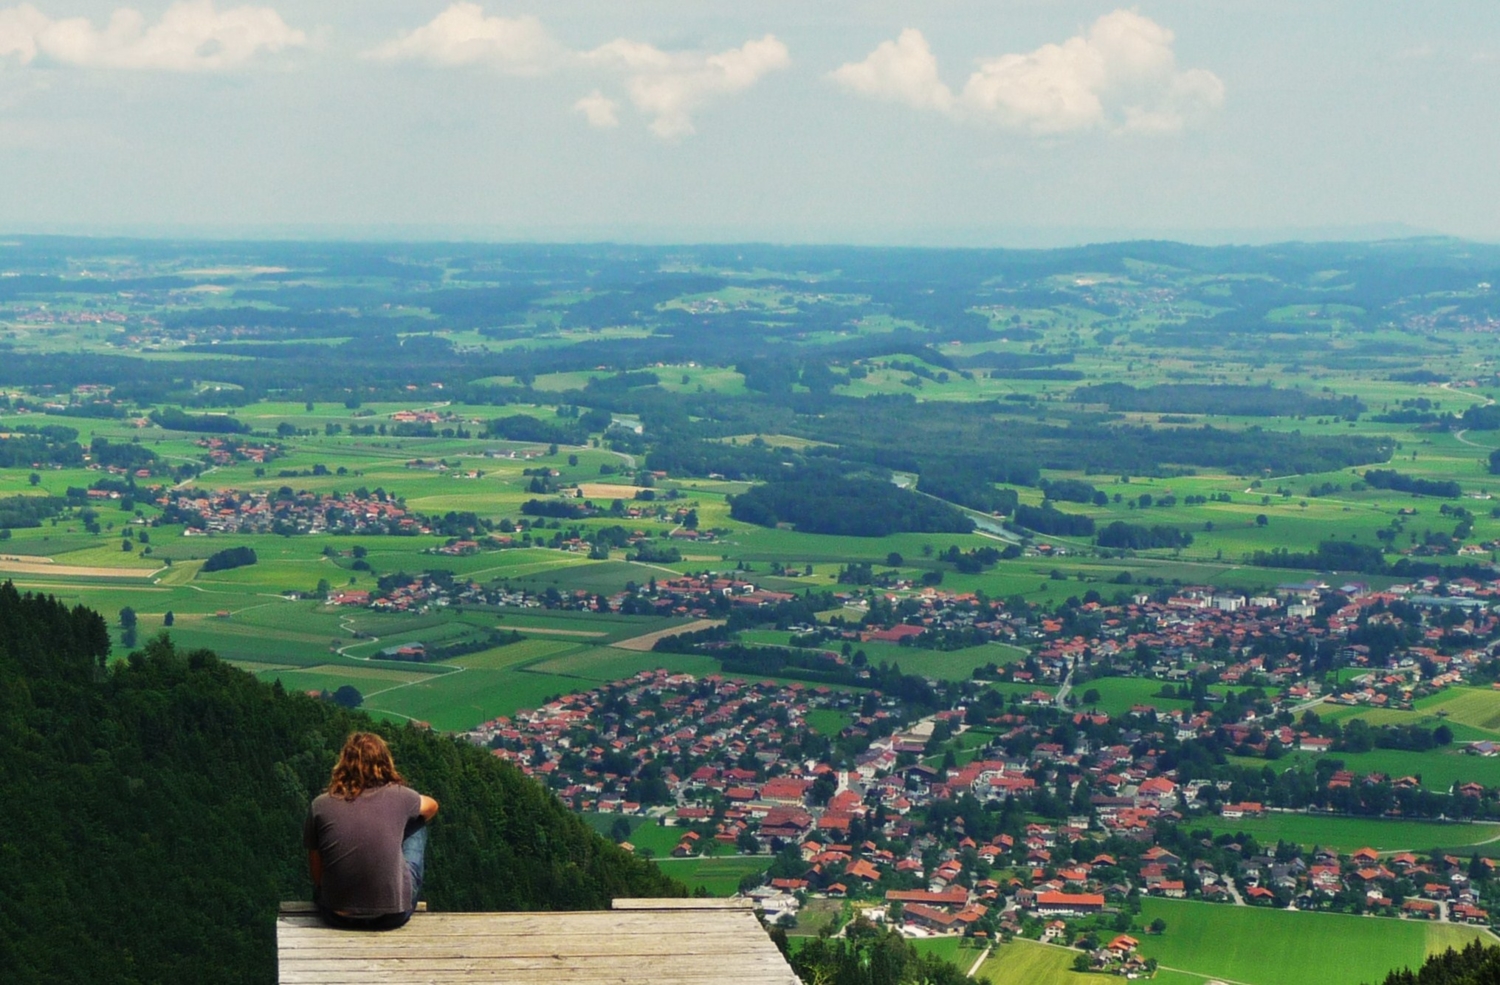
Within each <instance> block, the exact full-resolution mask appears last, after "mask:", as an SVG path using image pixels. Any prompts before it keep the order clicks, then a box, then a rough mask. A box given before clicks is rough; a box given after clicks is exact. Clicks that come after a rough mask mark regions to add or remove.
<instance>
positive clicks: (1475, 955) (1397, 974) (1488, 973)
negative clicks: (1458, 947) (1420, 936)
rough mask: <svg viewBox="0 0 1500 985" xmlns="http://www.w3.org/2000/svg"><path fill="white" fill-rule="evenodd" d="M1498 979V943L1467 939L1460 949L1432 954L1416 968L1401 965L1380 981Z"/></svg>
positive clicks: (1458, 983) (1489, 983) (1440, 984)
mask: <svg viewBox="0 0 1500 985" xmlns="http://www.w3.org/2000/svg"><path fill="white" fill-rule="evenodd" d="M1497 982H1500V947H1485V946H1484V945H1483V944H1481V943H1480V942H1479V941H1477V940H1474V941H1470V942H1469V944H1468V946H1467V947H1465V948H1464V949H1463V950H1462V951H1455V950H1453V949H1451V948H1450V949H1448V950H1447V951H1444V952H1443V953H1442V954H1434V955H1433V956H1432V957H1430V958H1428V959H1427V961H1426V963H1425V964H1423V965H1422V967H1421V968H1419V969H1417V970H1416V971H1412V970H1411V969H1410V968H1402V969H1401V970H1399V971H1393V972H1391V973H1390V974H1389V975H1386V976H1385V982H1384V983H1383V985H1495V983H1497Z"/></svg>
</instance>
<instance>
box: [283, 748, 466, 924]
mask: <svg viewBox="0 0 1500 985" xmlns="http://www.w3.org/2000/svg"><path fill="white" fill-rule="evenodd" d="M437 812H438V802H437V801H436V800H433V799H432V798H431V797H427V796H424V795H422V794H419V793H417V792H416V791H415V790H413V789H412V788H411V787H408V786H407V785H406V781H405V780H404V779H403V778H402V776H401V774H400V773H398V772H397V771H396V764H395V762H394V761H393V760H392V759H391V750H390V747H389V746H387V745H386V744H385V740H384V739H382V738H381V737H380V736H378V735H376V734H374V733H373V732H355V733H354V734H353V735H351V736H349V738H348V740H347V741H345V743H344V748H343V750H342V751H341V752H340V753H339V761H338V764H337V765H335V766H334V768H333V775H332V777H331V778H330V779H329V782H328V790H327V792H326V793H322V794H319V795H318V796H317V797H316V798H314V799H313V802H312V806H311V808H310V809H309V810H308V813H307V820H306V821H305V822H304V824H303V826H302V841H303V844H304V846H305V847H306V848H307V861H308V866H309V868H310V869H311V870H312V881H313V901H314V902H315V903H316V904H317V907H318V913H319V915H320V916H321V917H322V918H323V920H324V921H325V922H326V923H328V924H330V925H331V926H335V927H344V928H348V929H360V930H390V929H393V928H395V927H400V926H402V925H403V924H405V923H406V921H407V920H409V919H410V918H411V915H412V913H413V912H415V910H416V907H417V899H418V897H419V896H420V895H421V892H422V875H423V869H424V864H425V854H426V850H427V822H428V821H430V820H432V818H433V816H434V815H435V814H437Z"/></svg>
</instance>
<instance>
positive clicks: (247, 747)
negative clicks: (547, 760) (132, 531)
mask: <svg viewBox="0 0 1500 985" xmlns="http://www.w3.org/2000/svg"><path fill="white" fill-rule="evenodd" d="M108 650H109V637H108V633H107V630H106V627H105V623H104V620H103V619H102V618H101V617H100V616H99V615H98V614H97V613H94V612H92V611H89V610H87V609H83V608H75V609H71V610H70V609H68V608H66V607H65V606H63V605H62V604H61V603H58V602H56V601H54V600H52V599H51V598H43V597H34V596H31V595H24V596H23V595H21V594H19V593H18V592H17V591H16V590H15V588H14V587H13V586H12V585H11V584H10V583H8V582H7V583H6V584H5V585H3V586H0V802H3V803H4V804H5V810H4V815H3V816H4V819H5V821H4V825H3V828H0V887H3V890H0V968H4V969H5V972H6V974H5V978H6V980H7V981H13V982H30V981H53V982H83V981H87V982H92V983H103V982H195V983H196V982H205V981H215V982H270V981H273V980H274V978H275V947H274V930H273V926H274V924H273V920H274V914H275V910H276V904H277V901H278V900H281V899H298V898H300V899H306V898H308V897H309V895H310V892H311V887H310V884H309V883H308V881H307V877H306V875H305V868H306V860H305V855H304V854H303V852H302V849H301V843H300V830H301V822H302V817H303V814H304V812H305V811H306V807H307V803H308V800H309V799H310V797H311V796H312V795H313V794H314V793H315V792H317V791H318V790H319V789H320V788H321V787H322V786H323V785H324V783H325V782H326V778H327V774H328V770H329V769H330V767H331V766H332V763H333V757H334V754H335V752H336V751H337V749H338V747H339V745H340V744H341V742H342V740H343V737H344V736H345V735H346V734H347V733H348V732H349V731H350V730H351V729H352V728H354V727H355V726H356V725H358V726H360V727H368V726H369V725H370V723H369V721H368V720H367V719H364V718H363V716H358V715H352V714H350V713H347V712H344V711H342V710H340V709H337V708H335V707H333V706H331V705H327V704H323V703H320V702H317V701H314V700H311V699H308V698H305V697H302V696H299V695H286V694H284V693H281V691H280V689H279V688H272V687H268V686H266V685H263V684H260V683H258V682H256V681H255V680H254V679H253V678H251V677H250V676H249V675H248V674H245V673H243V672H241V671H239V670H236V669H234V668H232V667H230V666H228V665H227V664H224V663H221V662H220V661H219V660H218V659H217V658H216V657H215V656H214V655H213V654H212V653H209V652H207V651H201V650H200V651H195V652H192V653H182V652H179V651H177V650H176V649H175V648H174V647H173V646H172V644H171V643H170V642H169V641H167V640H165V639H158V640H154V641H152V642H151V643H149V644H148V645H147V646H145V647H144V648H143V649H142V650H141V651H138V652H136V653H134V654H132V655H131V657H130V659H129V661H128V662H122V663H119V664H116V665H114V666H110V667H106V666H105V663H104V655H105V654H107V653H108ZM384 731H385V734H386V736H387V738H388V739H389V740H390V742H391V745H392V747H393V749H394V751H395V755H396V760H397V764H398V765H399V766H400V768H401V769H402V771H403V772H404V773H405V774H406V776H407V778H408V779H409V780H410V781H411V783H412V784H413V785H414V786H416V787H417V788H418V789H420V790H423V791H424V792H428V793H431V794H432V795H433V796H435V797H437V798H438V799H439V800H440V801H441V802H442V805H443V806H442V813H441V815H440V816H439V818H438V820H437V822H436V823H435V824H434V826H433V833H432V842H431V846H430V848H429V859H428V876H427V880H428V881H427V892H426V895H427V897H428V899H429V900H430V901H431V905H432V907H433V908H434V909H495V910H507V909H587V908H597V907H604V906H607V905H608V901H609V899H610V898H611V897H612V896H660V895H681V894H682V893H683V890H682V887H681V886H680V885H678V884H676V883H675V882H673V881H671V880H669V879H667V878H666V877H664V876H662V875H661V874H660V873H659V872H658V871H657V870H656V869H655V868H654V867H652V866H650V865H649V864H648V863H645V862H641V861H637V860H635V859H633V858H631V857H630V856H628V855H626V854H625V853H623V852H621V851H620V850H619V849H617V848H615V847H614V846H613V845H611V844H609V843H607V842H605V841H603V840H601V839H600V838H598V837H597V836H595V835H593V834H592V833H591V832H589V831H588V830H587V829H586V828H585V827H584V826H583V824H582V823H581V822H580V821H579V820H578V819H577V818H576V817H574V816H573V815H571V814H569V813H568V811H567V810H566V809H565V808H563V807H562V805H561V804H560V803H558V802H557V801H556V800H555V799H554V798H553V797H551V796H550V795H549V794H548V793H547V792H546V791H545V790H543V789H542V788H541V787H539V786H538V785H536V784H535V783H533V782H532V781H530V780H529V779H527V778H525V777H524V776H522V775H521V774H520V773H519V772H517V771H515V770H514V769H511V768H510V767H508V766H506V765H504V764H501V763H499V762H497V761H496V760H494V759H493V757H491V756H489V755H488V754H487V753H485V752H484V751H483V750H481V749H478V748H475V747H473V746H469V745H467V744H464V743H461V742H457V741H454V740H450V739H445V738H440V737H438V736H434V735H431V734H427V733H424V732H419V731H416V730H413V729H397V728H386V729H384Z"/></svg>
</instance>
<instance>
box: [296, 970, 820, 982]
mask: <svg viewBox="0 0 1500 985" xmlns="http://www.w3.org/2000/svg"><path fill="white" fill-rule="evenodd" d="M384 981H389V982H392V985H396V982H399V984H401V985H480V984H483V985H724V982H733V985H801V982H799V981H798V979H796V976H795V975H792V973H790V972H775V973H765V975H762V973H750V975H739V973H732V975H726V972H724V970H723V969H718V970H717V972H709V973H703V975H676V973H672V972H660V970H657V972H649V970H648V972H642V973H631V972H616V973H607V975H604V976H591V975H570V976H568V978H565V979H558V978H556V973H555V972H550V970H549V972H534V973H505V975H504V976H499V975H495V973H490V972H480V973H460V975H456V976H455V975H438V973H428V972H423V970H413V972H404V978H390V979H384ZM281 985H383V979H377V978H371V976H369V975H363V973H348V975H345V973H342V972H332V973H327V975H323V973H320V975H315V976H311V978H284V979H281Z"/></svg>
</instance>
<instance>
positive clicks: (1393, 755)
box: [1230, 730, 1500, 790]
mask: <svg viewBox="0 0 1500 985" xmlns="http://www.w3.org/2000/svg"><path fill="white" fill-rule="evenodd" d="M1455 731H1456V730H1455ZM1475 738H1479V736H1475ZM1322 755H1323V756H1324V757H1325V758H1329V759H1336V760H1338V761H1340V762H1342V763H1343V764H1344V768H1345V769H1349V770H1353V771H1355V772H1356V773H1384V774H1385V775H1386V776H1388V777H1391V778H1392V779H1396V778H1399V777H1403V776H1415V777H1419V778H1420V779H1421V780H1422V783H1423V785H1424V786H1426V787H1427V788H1428V789H1430V790H1449V789H1451V788H1452V787H1453V785H1454V784H1455V783H1469V782H1474V783H1481V784H1483V785H1484V786H1486V787H1493V786H1497V785H1500V758H1496V757H1485V756H1471V755H1468V754H1467V753H1464V752H1461V751H1459V748H1458V743H1454V745H1452V746H1446V747H1439V748H1437V749H1429V750H1427V751H1426V752H1409V751H1407V750H1404V749H1375V750H1372V751H1371V752H1331V753H1326V754H1322ZM1230 758H1231V759H1232V761H1233V762H1235V763H1237V764H1239V765H1241V766H1251V767H1253V768H1257V769H1259V768H1261V767H1262V766H1265V765H1267V762H1266V760H1264V759H1256V758H1244V757H1239V756H1234V757H1230ZM1318 758H1319V755H1318V754H1313V753H1303V752H1292V753H1287V754H1286V755H1285V756H1283V757H1282V758H1281V759H1278V760H1277V761H1276V762H1274V763H1271V764H1269V765H1270V766H1271V768H1272V769H1274V770H1278V771H1279V770H1288V769H1303V770H1313V769H1316V765H1317V760H1318Z"/></svg>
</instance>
